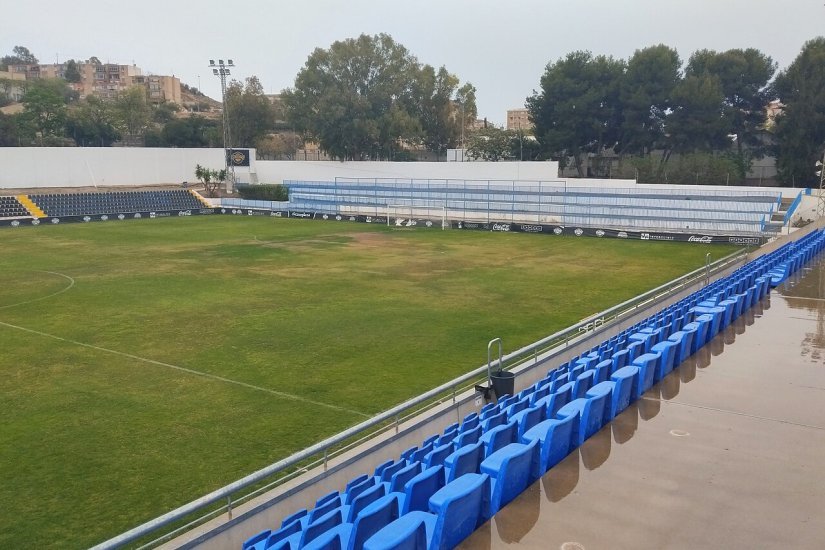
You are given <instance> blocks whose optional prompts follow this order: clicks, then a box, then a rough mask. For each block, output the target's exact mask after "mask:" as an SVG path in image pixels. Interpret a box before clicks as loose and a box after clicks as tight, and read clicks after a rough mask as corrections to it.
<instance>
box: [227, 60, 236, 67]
mask: <svg viewBox="0 0 825 550" xmlns="http://www.w3.org/2000/svg"><path fill="white" fill-rule="evenodd" d="M226 64H227V65H229V66H230V67H234V66H235V64H234V63H232V60H231V59H227V60H226Z"/></svg>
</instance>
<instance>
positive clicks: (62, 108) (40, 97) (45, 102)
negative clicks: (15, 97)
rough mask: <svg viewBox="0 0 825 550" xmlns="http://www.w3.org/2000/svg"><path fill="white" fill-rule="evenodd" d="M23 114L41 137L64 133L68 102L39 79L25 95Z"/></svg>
mask: <svg viewBox="0 0 825 550" xmlns="http://www.w3.org/2000/svg"><path fill="white" fill-rule="evenodd" d="M23 108H24V110H23V114H24V115H25V117H26V119H27V120H28V121H29V122H30V123H31V124H32V126H33V127H34V128H35V129H36V131H38V132H40V135H41V138H45V137H47V136H58V135H63V133H64V132H65V129H66V115H67V109H66V103H65V102H64V98H63V97H61V96H60V94H59V93H58V92H56V91H55V90H54V89H53V88H52V87H51V86H48V85H46V84H42V83H41V82H40V81H38V82H37V83H36V84H35V85H33V86H31V88H29V90H28V91H27V92H26V95H25V96H23Z"/></svg>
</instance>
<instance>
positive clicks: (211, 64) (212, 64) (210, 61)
mask: <svg viewBox="0 0 825 550" xmlns="http://www.w3.org/2000/svg"><path fill="white" fill-rule="evenodd" d="M209 66H210V67H214V66H215V60H214V59H210V60H209Z"/></svg>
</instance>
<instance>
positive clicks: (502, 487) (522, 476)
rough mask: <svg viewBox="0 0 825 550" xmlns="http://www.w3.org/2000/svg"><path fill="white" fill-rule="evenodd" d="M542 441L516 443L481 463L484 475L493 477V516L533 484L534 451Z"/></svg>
mask: <svg viewBox="0 0 825 550" xmlns="http://www.w3.org/2000/svg"><path fill="white" fill-rule="evenodd" d="M537 450H538V440H534V441H531V442H530V443H528V444H526V445H523V444H521V443H512V444H510V445H507V446H506V447H504V448H502V449H499V450H498V451H496V452H495V453H493V454H492V455H490V456H488V457H487V458H485V459H484V460H483V461H482V462H481V473H482V474H487V475H489V476H490V480H491V487H490V511H489V514H488V516H489V517H492V516H494V515H495V514H497V513H498V511H499V510H500V509H501V508H503V507H504V506H506V505H507V504H509V503H510V502H511V501H512V500H513V499H514V498H516V497H517V496H518V495H519V494H521V492H522V491H524V490H525V489H526V488H527V486H528V485H530V482H531V481H533V477H532V473H533V460H534V452H535V451H537Z"/></svg>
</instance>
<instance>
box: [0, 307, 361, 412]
mask: <svg viewBox="0 0 825 550" xmlns="http://www.w3.org/2000/svg"><path fill="white" fill-rule="evenodd" d="M0 325H2V326H4V327H8V328H13V329H17V330H22V331H24V332H30V333H32V334H37V335H39V336H45V337H46V338H52V339H54V340H59V341H61V342H67V343H69V344H74V345H76V346H82V347H84V348H89V349H94V350H97V351H102V352H105V353H111V354H113V355H120V356H121V357H128V358H129V359H134V360H136V361H143V362H144V363H149V364H152V365H158V366H161V367H167V368H170V369H175V370H179V371H182V372H186V373H189V374H194V375H196V376H203V377H204V378H211V379H212V380H218V381H220V382H226V383H227V384H234V385H236V386H241V387H244V388H248V389H251V390H257V391H262V392H266V393H270V394H272V395H277V396H278V397H284V398H286V399H293V400H295V401H303V402H304V403H310V404H312V405H317V406H319V407H326V408H328V409H333V410H336V411H339V412H345V413H349V414H355V415H358V416H363V417H364V418H369V415H367V414H364V413H362V412H358V411H354V410H352V409H347V408H346V407H338V406H337V405H329V404H327V403H321V402H320V401H313V400H312V399H307V398H306V397H300V396H298V395H292V394H291V393H284V392H280V391H277V390H270V389H268V388H262V387H260V386H255V385H253V384H247V383H246V382H238V381H237V380H232V379H230V378H224V377H223V376H218V375H216V374H209V373H206V372H200V371H196V370H192V369H187V368H186V367H179V366H177V365H170V364H169V363H162V362H160V361H155V360H154V359H146V358H145V357H139V356H137V355H132V354H131V353H124V352H122V351H115V350H113V349H107V348H101V347H99V346H93V345H91V344H84V343H83V342H77V341H75V340H69V339H68V338H62V337H60V336H55V335H54V334H47V333H45V332H40V331H39V330H34V329H30V328H26V327H21V326H17V325H12V324H10V323H4V322H2V321H0Z"/></svg>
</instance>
